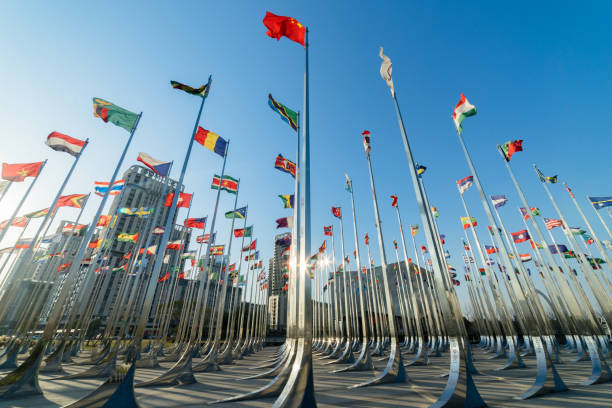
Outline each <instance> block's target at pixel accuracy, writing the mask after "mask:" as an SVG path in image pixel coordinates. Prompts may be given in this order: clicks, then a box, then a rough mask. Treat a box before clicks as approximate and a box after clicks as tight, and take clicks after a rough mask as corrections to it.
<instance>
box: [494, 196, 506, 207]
mask: <svg viewBox="0 0 612 408" xmlns="http://www.w3.org/2000/svg"><path fill="white" fill-rule="evenodd" d="M491 201H492V202H493V206H494V207H495V208H499V207H503V206H504V205H506V203H507V202H508V199H507V198H506V196H505V195H494V196H491Z"/></svg>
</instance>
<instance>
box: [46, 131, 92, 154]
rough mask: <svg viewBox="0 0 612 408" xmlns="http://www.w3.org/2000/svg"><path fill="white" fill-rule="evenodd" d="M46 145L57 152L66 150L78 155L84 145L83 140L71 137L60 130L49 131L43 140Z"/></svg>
mask: <svg viewBox="0 0 612 408" xmlns="http://www.w3.org/2000/svg"><path fill="white" fill-rule="evenodd" d="M45 144H46V145H47V146H49V147H50V148H52V149H53V150H55V151H58V152H66V153H68V154H71V155H72V156H75V157H76V156H78V155H79V153H81V150H83V148H84V147H85V142H84V141H83V140H79V139H75V138H72V137H70V136H68V135H65V134H63V133H60V132H51V133H50V134H49V136H47V141H46V142H45Z"/></svg>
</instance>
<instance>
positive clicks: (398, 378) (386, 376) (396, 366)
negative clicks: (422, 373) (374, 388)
mask: <svg viewBox="0 0 612 408" xmlns="http://www.w3.org/2000/svg"><path fill="white" fill-rule="evenodd" d="M406 380H407V377H406V370H405V369H404V364H403V363H402V355H401V353H400V352H399V349H398V347H397V343H396V342H395V339H394V340H393V341H392V343H391V352H390V354H389V361H388V362H387V366H386V367H385V369H384V370H383V372H382V373H381V374H380V375H379V376H378V377H376V378H374V379H372V380H370V381H366V382H364V383H361V384H356V385H352V386H350V387H349V389H351V388H359V387H367V386H370V385H378V384H388V383H404V382H406Z"/></svg>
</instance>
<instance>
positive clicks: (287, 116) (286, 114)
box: [268, 94, 298, 131]
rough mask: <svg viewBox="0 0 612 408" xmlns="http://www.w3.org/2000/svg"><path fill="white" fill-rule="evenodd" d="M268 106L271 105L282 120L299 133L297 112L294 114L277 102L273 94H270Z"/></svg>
mask: <svg viewBox="0 0 612 408" xmlns="http://www.w3.org/2000/svg"><path fill="white" fill-rule="evenodd" d="M268 105H270V108H272V110H273V111H274V112H276V113H278V114H279V115H280V116H281V119H282V120H284V121H285V122H287V123H288V124H289V126H291V128H292V129H293V130H296V131H297V129H298V125H297V122H298V118H297V112H294V111H292V110H291V109H289V108H288V107H286V106H285V105H283V104H282V103H279V102H277V101H275V100H274V98H273V97H272V94H268Z"/></svg>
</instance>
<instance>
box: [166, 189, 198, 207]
mask: <svg viewBox="0 0 612 408" xmlns="http://www.w3.org/2000/svg"><path fill="white" fill-rule="evenodd" d="M191 196H192V194H189V193H180V195H179V198H178V200H177V202H176V207H177V208H181V207H182V208H189V206H190V205H191ZM173 200H174V193H169V194H168V195H167V196H166V202H165V203H164V207H170V206H171V205H172V201H173Z"/></svg>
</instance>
